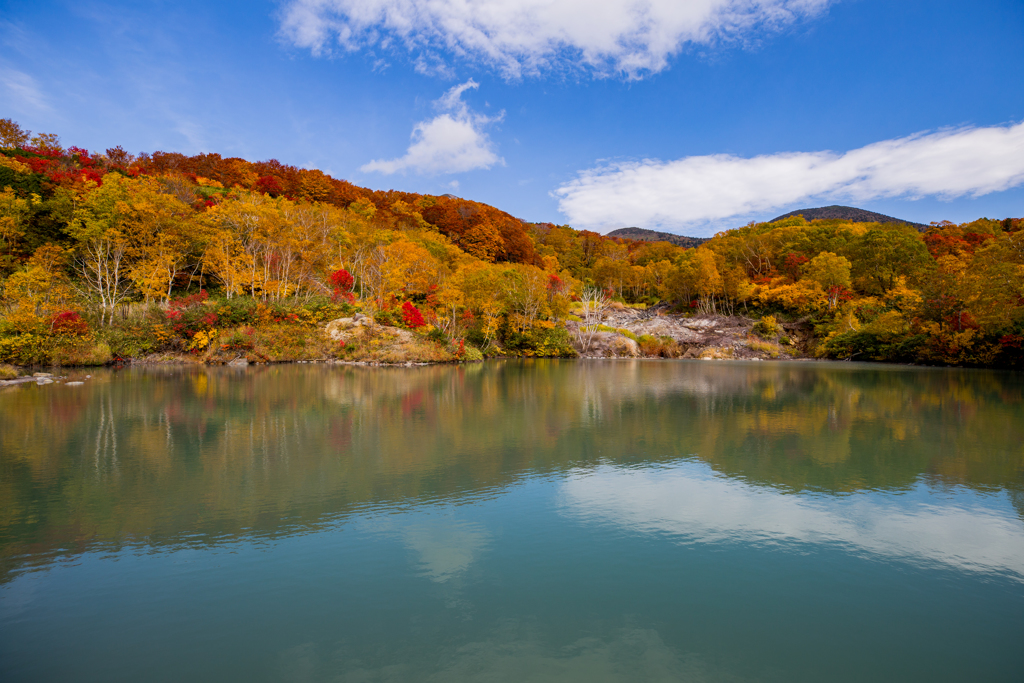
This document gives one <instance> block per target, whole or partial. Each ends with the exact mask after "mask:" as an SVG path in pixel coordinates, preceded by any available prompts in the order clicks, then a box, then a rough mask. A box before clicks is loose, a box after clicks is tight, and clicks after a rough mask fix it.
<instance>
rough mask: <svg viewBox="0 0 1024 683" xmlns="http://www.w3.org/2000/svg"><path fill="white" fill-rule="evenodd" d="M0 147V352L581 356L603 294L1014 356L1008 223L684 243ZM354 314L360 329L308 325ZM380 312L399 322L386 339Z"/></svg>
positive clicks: (197, 168)
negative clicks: (349, 333)
mask: <svg viewBox="0 0 1024 683" xmlns="http://www.w3.org/2000/svg"><path fill="white" fill-rule="evenodd" d="M0 148H2V149H0V363H7V364H11V365H47V364H55V365H90V364H104V363H109V362H116V361H121V360H130V359H145V358H152V359H155V358H165V359H166V358H179V359H180V358H188V357H191V358H194V359H197V360H203V361H206V362H225V361H228V360H231V359H234V358H245V359H247V360H248V361H250V362H268V361H280V360H325V359H336V360H346V359H347V360H367V359H369V360H377V361H382V362H400V361H407V360H422V361H455V360H474V359H480V358H483V357H490V356H574V355H576V354H577V352H578V350H579V344H578V343H576V342H577V341H578V337H579V334H580V331H581V330H584V331H585V330H587V329H594V328H596V327H597V326H598V325H599V324H600V320H599V319H595V318H594V316H592V315H591V312H592V311H593V310H594V308H595V307H608V306H610V307H618V308H620V309H622V308H627V309H637V310H646V311H653V312H656V313H658V314H662V315H677V316H678V315H682V316H708V317H710V316H719V317H743V318H744V319H747V320H750V321H752V322H755V321H756V324H754V325H753V326H752V328H751V329H752V332H751V334H752V338H751V340H752V343H754V342H756V343H760V344H762V345H763V344H771V345H775V346H777V347H778V348H783V349H785V350H786V352H787V353H788V354H789V355H791V356H792V355H799V356H813V357H820V358H833V359H847V358H853V359H856V360H878V361H891V362H905V363H923V364H942V365H964V366H986V367H1009V368H1019V367H1021V365H1022V359H1024V355H1022V346H1024V231H1022V230H1021V227H1022V226H1021V222H1022V221H1021V219H1019V218H1005V219H999V220H994V219H987V218H981V219H978V220H976V221H974V222H971V223H965V224H961V225H956V224H952V223H948V222H940V223H933V224H932V225H931V227H929V228H928V229H926V230H924V231H923V232H922V231H920V230H918V229H917V228H915V227H912V226H909V225H904V224H890V223H885V224H880V223H854V222H850V221H846V220H842V219H828V220H812V221H807V220H805V219H804V218H803V217H801V216H796V217H790V218H785V219H782V220H778V221H776V222H773V223H752V224H749V225H746V226H743V227H741V228H737V229H734V230H728V231H725V232H721V233H719V234H717V235H715V236H714V237H713V238H712V239H710V240H708V241H706V242H704V243H703V244H701V245H700V246H699V247H697V248H684V247H682V246H677V245H674V244H670V243H668V242H645V241H638V240H631V239H622V238H616V237H610V236H602V235H600V234H597V233H595V232H590V231H586V230H576V229H573V228H571V227H569V226H565V225H554V224H550V223H529V222H525V221H523V220H520V219H517V218H515V217H513V216H511V215H509V214H507V213H505V212H503V211H500V210H499V209H496V208H494V207H491V206H488V205H486V204H482V203H479V202H474V201H471V200H467V199H461V198H458V197H453V196H450V195H444V196H432V195H421V194H414V193H406V192H397V191H386V192H384V191H373V190H369V189H366V188H361V187H357V186H355V185H352V184H351V183H348V182H346V181H344V180H338V179H335V178H332V177H330V176H329V175H326V174H324V173H322V172H320V171H318V170H308V169H299V168H296V167H294V166H288V165H285V164H282V163H279V162H277V161H274V160H270V161H262V162H249V161H246V160H243V159H239V158H223V157H221V156H220V155H218V154H199V155H196V156H186V155H183V154H178V153H173V152H153V153H149V154H146V153H143V154H139V155H137V156H136V155H133V154H130V153H128V152H126V151H125V150H123V149H122V148H120V147H114V148H110V149H107V150H105V151H104V152H102V153H100V152H94V151H88V150H86V149H82V148H79V147H74V146H71V147H67V148H65V147H63V146H62V144H61V141H60V140H59V138H58V137H57V136H56V135H52V134H38V135H32V133H31V132H30V131H26V130H24V129H23V128H22V127H21V126H19V125H18V124H17V123H16V122H14V121H12V120H10V119H4V120H0ZM359 314H362V315H363V316H365V319H367V320H371V321H373V324H372V325H369V326H368V327H366V328H365V329H366V333H365V334H364V335H362V336H360V337H358V338H348V339H343V340H341V341H339V340H338V339H334V338H331V337H330V336H328V335H326V334H325V333H324V331H323V330H324V326H325V324H327V323H328V322H330V321H332V320H335V319H338V318H346V317H347V318H352V317H354V316H358V315H359ZM794 326H798V327H799V328H800V329H802V330H805V331H806V333H807V334H806V335H805V336H804V337H803V339H804V341H802V342H801V343H800V344H795V343H794V342H792V341H791V340H789V339H788V337H787V334H786V329H792V328H793V327H794ZM375 329H376V330H393V329H398V330H403V333H402V334H403V336H402V337H401V339H402V340H404V341H403V342H402V344H403V346H402V349H401V350H400V351H399V350H396V349H395V348H394V344H391V345H390V346H389V344H388V343H387V337H386V335H385V336H383V337H382V336H381V335H380V334H377V333H375V332H374V330H375ZM755 337H756V339H755ZM637 341H639V343H640V344H639V348H640V349H641V351H642V352H643V353H644V354H645V355H660V356H669V357H672V356H678V355H681V353H682V351H683V349H682V348H681V347H680V345H679V344H676V343H674V342H673V340H671V339H644V338H640V339H638V340H637Z"/></svg>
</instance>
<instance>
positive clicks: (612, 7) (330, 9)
mask: <svg viewBox="0 0 1024 683" xmlns="http://www.w3.org/2000/svg"><path fill="white" fill-rule="evenodd" d="M829 2H831V0H602V1H601V2H594V1H593V0H290V1H289V2H287V3H286V4H285V5H284V7H283V8H282V11H281V34H282V36H283V37H284V38H285V39H286V40H288V41H290V42H292V43H293V44H295V45H297V46H299V47H305V48H309V49H311V50H312V51H313V52H314V53H316V54H321V53H325V52H330V51H331V47H332V45H334V44H335V43H337V45H339V46H340V47H341V48H342V49H344V50H350V51H351V50H358V49H361V48H363V47H368V46H371V45H380V46H382V47H391V46H393V45H401V46H403V47H404V48H406V49H407V50H409V51H410V52H411V53H413V54H415V55H417V57H421V56H422V55H424V54H426V55H434V54H435V53H437V52H443V53H445V54H448V55H455V56H457V57H461V58H465V59H470V60H475V61H482V62H485V63H487V64H490V65H492V66H495V67H497V68H498V69H499V70H500V71H502V72H503V73H504V74H505V75H506V76H509V77H518V76H521V75H522V74H523V73H537V72H539V71H541V70H545V69H550V68H575V67H578V66H587V67H590V68H592V69H594V70H595V71H596V72H598V73H608V72H611V71H618V72H622V73H625V74H627V75H629V76H631V77H639V76H641V75H643V74H645V73H651V72H657V71H660V70H661V69H664V68H665V67H666V66H667V63H668V58H669V57H671V56H672V55H674V54H676V53H678V52H679V51H680V50H681V49H682V48H683V47H684V46H685V45H686V44H688V43H690V44H709V43H712V42H715V41H719V40H731V39H735V38H743V37H746V36H749V35H751V33H752V32H756V31H758V30H777V29H779V28H781V27H783V26H786V25H788V24H791V23H792V22H793V21H796V20H797V19H800V18H802V17H807V16H811V15H814V14H817V13H819V12H821V11H822V10H823V9H824V8H825V7H826V6H827V5H828V4H829Z"/></svg>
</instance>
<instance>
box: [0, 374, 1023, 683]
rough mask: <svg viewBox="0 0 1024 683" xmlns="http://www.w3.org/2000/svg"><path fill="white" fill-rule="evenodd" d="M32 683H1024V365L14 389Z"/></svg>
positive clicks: (8, 657) (18, 587)
mask: <svg viewBox="0 0 1024 683" xmlns="http://www.w3.org/2000/svg"><path fill="white" fill-rule="evenodd" d="M0 680H2V681H5V682H6V683H15V682H20V681H104V682H107V681H131V682H137V681H175V682H178V681H247V682H249V681H445V682H448V681H454V682H458V681H510V682H511V681H516V682H518V681H588V682H590V681H815V682H817V681H866V680H871V681H888V680H891V681H909V680H919V681H965V680H971V681H1015V682H1019V681H1021V680H1024V376H1022V375H1020V374H1009V373H996V372H982V371H962V370H934V369H931V370H929V369H910V368H895V367H879V366H868V365H851V364H807V363H787V364H775V363H722V362H716V363H707V362H686V361H682V362H671V361H668V362H664V361H663V362H657V361H636V362H633V361H619V362H600V361H595V362H557V361H554V362H522V363H518V362H507V363H500V362H494V363H488V364H483V365H474V366H466V367H423V368H408V369H406V368H401V369H391V368H387V369H385V368H353V367H327V366H317V365H292V366H279V367H260V368H249V369H229V368H212V369H211V368H173V369H167V368H148V369H146V368H143V369H134V368H133V369H127V370H120V371H109V372H94V373H93V378H92V379H90V380H88V382H87V383H86V384H85V386H80V387H66V386H60V385H51V386H45V387H36V386H34V385H32V386H21V387H17V388H9V389H6V390H2V391H0Z"/></svg>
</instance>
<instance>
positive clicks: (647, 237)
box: [608, 228, 708, 249]
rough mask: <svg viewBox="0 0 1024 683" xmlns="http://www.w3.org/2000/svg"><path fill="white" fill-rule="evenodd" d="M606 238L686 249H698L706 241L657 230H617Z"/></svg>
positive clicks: (704, 238) (705, 239)
mask: <svg viewBox="0 0 1024 683" xmlns="http://www.w3.org/2000/svg"><path fill="white" fill-rule="evenodd" d="M608 237H620V238H622V239H627V240H637V241H641V242H670V243H672V244H677V245H679V246H680V247H686V248H687V249H689V248H691V247H699V246H700V245H702V244H704V243H705V242H707V241H708V238H707V237H684V236H683V235H673V234H672V233H670V232H658V231H657V230H647V229H646V228H619V229H618V230H612V231H611V232H610V233H608Z"/></svg>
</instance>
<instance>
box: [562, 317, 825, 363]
mask: <svg viewBox="0 0 1024 683" xmlns="http://www.w3.org/2000/svg"><path fill="white" fill-rule="evenodd" d="M756 322H757V321H756V320H755V319H754V318H747V317H743V316H725V315H694V316H686V315H682V314H676V313H669V312H667V310H665V309H660V308H654V309H646V310H640V309H633V308H625V307H623V308H612V309H610V310H608V311H607V312H606V313H605V314H604V316H603V317H602V319H601V325H602V326H604V327H606V328H613V329H615V330H621V331H623V332H625V333H627V334H623V333H621V332H607V331H602V332H595V333H593V341H592V342H591V344H590V346H589V347H588V348H586V349H583V348H582V347H583V345H582V344H580V343H579V342H577V343H576V344H575V346H576V347H577V348H576V350H577V351H578V352H579V353H580V355H581V356H583V357H587V358H631V357H636V356H643V355H644V348H650V347H645V346H644V345H643V344H637V343H636V342H635V341H633V339H631V338H630V337H629V336H627V335H632V336H635V337H638V338H641V341H643V339H642V338H643V337H644V335H649V336H650V337H654V338H657V339H661V340H671V341H672V342H675V343H676V344H677V345H678V349H676V352H675V353H674V354H673V355H675V354H678V357H681V358H695V359H696V358H702V359H730V358H734V359H765V360H767V359H773V358H782V359H785V358H797V357H801V356H803V355H805V354H804V351H802V350H801V349H806V348H808V347H809V345H810V342H811V341H812V334H811V331H810V330H809V329H807V328H806V326H805V325H802V324H799V323H787V324H785V325H784V326H783V328H782V329H780V330H779V333H778V334H776V335H775V336H774V337H773V338H771V339H763V338H761V337H758V336H757V335H755V334H753V326H754V324H755V323H756ZM569 327H570V331H575V330H576V329H578V323H569ZM576 336H577V337H578V336H579V335H576ZM599 340H600V341H599ZM633 354H635V355H633Z"/></svg>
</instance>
